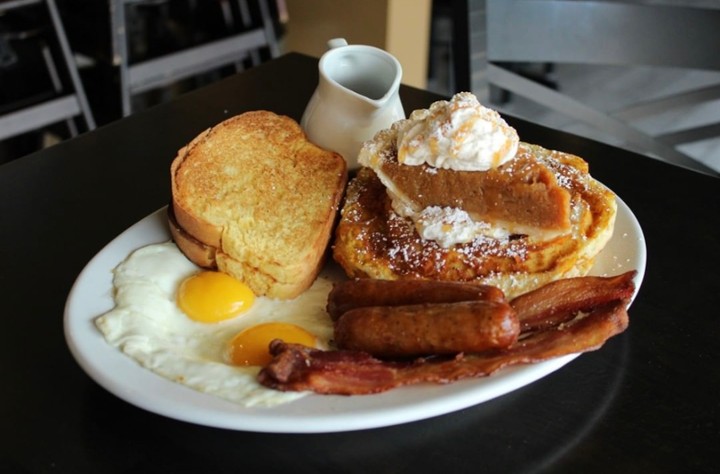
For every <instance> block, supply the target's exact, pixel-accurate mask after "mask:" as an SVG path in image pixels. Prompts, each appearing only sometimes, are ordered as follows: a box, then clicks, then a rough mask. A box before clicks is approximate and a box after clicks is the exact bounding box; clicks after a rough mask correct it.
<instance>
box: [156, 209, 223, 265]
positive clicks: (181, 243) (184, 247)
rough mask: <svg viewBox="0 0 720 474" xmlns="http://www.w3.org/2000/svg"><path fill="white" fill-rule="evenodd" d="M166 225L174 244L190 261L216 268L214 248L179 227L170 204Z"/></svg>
mask: <svg viewBox="0 0 720 474" xmlns="http://www.w3.org/2000/svg"><path fill="white" fill-rule="evenodd" d="M168 227H169V228H170V236H171V237H172V239H173V240H174V241H175V244H176V245H177V246H178V248H179V249H180V251H181V252H182V253H183V254H185V256H186V257H187V258H188V259H189V260H190V261H191V262H193V263H194V264H195V265H197V266H199V267H202V268H208V269H212V270H215V269H217V264H216V262H215V253H216V248H215V247H212V246H210V245H207V244H204V243H202V242H200V241H199V240H197V239H196V238H194V237H193V236H192V235H190V234H189V233H187V232H186V231H185V230H184V229H183V228H182V227H180V225H179V224H178V222H177V220H176V219H175V215H174V212H173V209H172V206H170V207H169V208H168Z"/></svg>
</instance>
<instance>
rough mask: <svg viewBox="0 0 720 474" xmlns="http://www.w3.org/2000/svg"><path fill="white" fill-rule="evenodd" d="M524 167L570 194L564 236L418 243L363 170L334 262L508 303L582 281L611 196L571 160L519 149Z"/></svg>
mask: <svg viewBox="0 0 720 474" xmlns="http://www.w3.org/2000/svg"><path fill="white" fill-rule="evenodd" d="M524 148H525V153H526V154H527V159H531V158H532V160H534V161H535V162H536V163H535V164H533V165H532V166H542V167H545V168H546V169H547V170H548V171H549V172H552V173H553V174H555V175H556V180H557V181H558V182H559V183H561V185H562V186H563V188H564V189H565V190H567V192H568V193H569V194H570V208H571V210H570V216H569V217H570V229H569V231H568V232H565V233H562V234H559V235H554V236H552V237H549V238H540V239H538V238H532V237H531V236H528V235H511V236H509V237H508V238H498V239H496V238H491V237H484V236H481V237H477V238H476V239H475V240H473V241H471V242H468V243H465V244H455V245H453V246H451V247H447V248H445V247H442V246H440V245H439V244H438V243H436V242H434V241H430V240H425V239H422V238H421V237H420V236H419V235H418V233H417V231H416V230H415V227H414V224H413V223H412V221H410V220H409V219H406V218H403V217H401V216H399V215H398V214H396V213H395V212H394V211H393V208H392V205H391V202H390V197H389V196H388V193H387V190H386V188H385V186H384V185H383V184H382V182H381V181H380V179H379V178H378V177H377V175H376V174H375V173H374V172H373V171H372V170H371V169H370V168H361V170H360V172H359V173H358V175H357V177H356V178H355V179H353V181H351V182H350V184H349V186H348V191H347V197H346V203H345V206H344V207H343V210H342V216H341V219H340V222H339V224H338V227H337V230H336V237H335V243H334V249H333V256H334V258H335V260H336V261H337V262H338V263H339V264H340V265H341V266H342V267H343V268H344V269H345V271H346V273H347V274H348V276H350V277H353V278H368V277H369V278H378V279H386V280H397V279H430V280H452V281H472V282H479V283H485V284H490V285H493V286H497V287H499V288H500V289H502V290H503V291H504V292H505V294H506V295H507V296H508V297H513V296H515V295H519V294H522V293H525V292H527V291H530V290H532V289H534V288H537V287H539V286H541V285H543V284H545V283H547V282H550V281H552V280H555V279H558V278H563V277H572V276H580V275H585V274H587V272H588V271H589V270H590V268H591V267H592V265H593V263H594V259H595V256H596V255H597V254H598V253H599V252H600V251H601V250H602V248H603V247H604V246H605V244H606V243H607V241H608V240H609V239H610V237H611V236H612V232H613V228H614V222H615V215H616V209H617V207H616V202H615V195H614V194H613V193H612V192H611V191H610V190H608V189H607V188H606V187H605V186H603V185H602V184H601V183H599V182H598V181H596V180H594V179H593V178H592V177H591V176H590V175H589V174H588V170H587V164H586V163H585V162H584V161H583V160H582V159H580V158H579V157H577V156H574V155H570V154H567V153H560V152H556V151H550V150H546V149H544V148H542V147H539V146H535V145H525V147H524Z"/></svg>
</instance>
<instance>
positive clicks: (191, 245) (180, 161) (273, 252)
mask: <svg viewBox="0 0 720 474" xmlns="http://www.w3.org/2000/svg"><path fill="white" fill-rule="evenodd" d="M171 180H172V206H171V207H172V210H173V213H174V216H175V220H176V222H177V227H178V228H179V229H181V230H182V231H183V233H178V232H176V234H177V235H178V236H179V247H180V248H181V250H183V251H184V252H187V253H186V255H188V256H189V257H191V256H192V257H191V258H197V259H199V260H200V261H202V262H205V263H207V260H208V259H209V258H212V257H211V252H209V251H208V248H211V249H214V250H215V254H214V264H215V265H217V268H218V269H219V270H221V271H224V272H227V273H229V274H231V275H232V276H234V277H236V278H238V279H240V280H243V281H245V283H246V284H248V286H250V287H251V288H252V289H253V291H254V292H255V293H256V294H259V295H267V296H271V297H276V298H292V297H294V296H297V295H298V294H299V293H300V292H302V291H303V290H304V289H305V288H307V287H308V286H309V285H310V284H311V283H312V281H313V280H314V279H315V277H316V276H317V273H318V272H319V268H320V267H319V265H320V262H321V261H322V258H323V256H324V253H325V249H326V247H327V244H328V241H329V239H330V235H331V230H332V225H333V222H334V221H335V218H336V215H337V210H338V207H339V203H340V200H341V198H342V195H343V192H344V189H345V184H346V182H347V169H346V165H345V161H344V160H343V158H342V157H341V156H340V155H339V154H337V153H334V152H330V151H327V150H324V149H322V148H319V147H317V146H316V145H314V144H312V143H310V142H309V141H308V140H307V139H306V137H305V134H304V133H303V131H302V129H301V128H300V126H299V125H298V124H297V122H295V121H294V120H292V119H291V118H289V117H285V116H280V115H276V114H274V113H272V112H268V111H254V112H247V113H244V114H242V115H239V116H236V117H232V118H230V119H228V120H226V121H224V122H222V123H220V124H218V125H216V126H215V127H213V128H211V129H209V130H206V131H205V132H203V133H202V134H200V135H199V136H198V137H197V138H196V139H195V140H193V141H192V142H191V143H190V144H189V145H188V146H187V147H185V148H183V149H182V150H180V152H179V153H178V156H177V157H176V159H175V161H174V162H173V164H172V166H171ZM188 236H189V237H190V238H189V239H188V238H185V237H188Z"/></svg>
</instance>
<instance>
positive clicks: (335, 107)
mask: <svg viewBox="0 0 720 474" xmlns="http://www.w3.org/2000/svg"><path fill="white" fill-rule="evenodd" d="M328 46H329V48H330V49H329V50H328V51H327V52H326V53H325V54H324V55H323V56H322V58H320V65H319V70H320V80H319V82H318V86H317V88H316V89H315V93H314V94H313V96H312V97H311V98H310V102H309V103H308V105H307V107H306V108H305V113H304V114H303V117H302V120H301V122H300V124H301V125H302V127H303V129H304V130H305V133H307V135H308V138H309V139H310V140H311V141H313V142H315V143H316V144H317V145H319V146H321V147H323V148H327V149H329V150H333V151H336V152H338V153H340V154H341V155H342V156H343V157H344V158H345V161H346V162H347V165H348V169H349V170H355V169H357V168H358V166H359V165H358V162H357V156H358V152H359V151H360V148H361V147H362V144H363V142H364V141H365V140H369V139H371V138H372V137H373V136H374V135H375V133H376V132H377V131H379V130H382V129H384V128H388V127H390V125H391V124H392V123H393V122H395V121H397V120H400V119H404V118H405V111H404V110H403V106H402V103H401V102H400V94H399V90H400V79H401V78H402V67H401V66H400V63H399V62H398V60H397V59H395V57H393V56H392V55H391V54H389V53H387V52H386V51H383V50H382V49H378V48H375V47H373V46H365V45H348V44H347V41H345V40H344V39H342V38H338V39H333V40H330V41H329V42H328Z"/></svg>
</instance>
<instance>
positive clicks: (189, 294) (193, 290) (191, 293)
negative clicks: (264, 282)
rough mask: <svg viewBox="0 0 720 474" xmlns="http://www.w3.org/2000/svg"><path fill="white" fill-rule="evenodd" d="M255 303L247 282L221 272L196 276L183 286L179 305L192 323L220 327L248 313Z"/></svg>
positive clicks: (183, 283) (178, 300)
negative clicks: (217, 325) (218, 325)
mask: <svg viewBox="0 0 720 474" xmlns="http://www.w3.org/2000/svg"><path fill="white" fill-rule="evenodd" d="M254 301H255V295H254V294H253V292H252V290H251V289H250V288H249V287H248V286H247V285H246V284H245V283H243V282H241V281H239V280H236V279H235V278H233V277H231V276H230V275H227V274H225V273H221V272H209V271H208V272H200V273H196V274H194V275H192V276H190V277H188V278H186V279H185V280H183V282H182V283H181V284H180V287H179V288H178V293H177V304H178V306H179V307H180V309H181V310H183V312H184V313H185V314H187V315H188V316H189V317H190V319H193V320H195V321H198V322H202V323H216V322H219V321H223V320H225V319H230V318H232V317H235V316H237V315H238V314H240V313H242V312H243V311H247V310H248V309H250V307H251V306H252V304H253V302H254Z"/></svg>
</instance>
